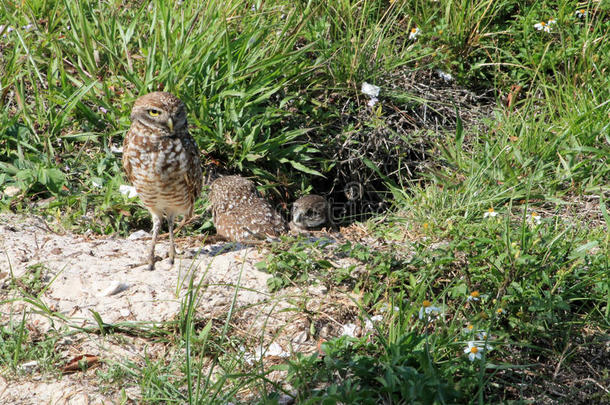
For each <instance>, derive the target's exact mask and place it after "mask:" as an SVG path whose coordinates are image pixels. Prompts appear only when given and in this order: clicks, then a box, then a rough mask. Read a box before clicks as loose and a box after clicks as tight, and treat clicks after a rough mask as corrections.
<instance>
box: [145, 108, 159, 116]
mask: <svg viewBox="0 0 610 405" xmlns="http://www.w3.org/2000/svg"><path fill="white" fill-rule="evenodd" d="M159 114H161V112H159V110H155V109H150V110H148V115H150V116H151V117H157V116H158V115H159Z"/></svg>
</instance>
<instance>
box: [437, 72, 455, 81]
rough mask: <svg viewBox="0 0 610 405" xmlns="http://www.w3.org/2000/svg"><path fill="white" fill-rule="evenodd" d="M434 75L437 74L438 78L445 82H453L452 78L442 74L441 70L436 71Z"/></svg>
mask: <svg viewBox="0 0 610 405" xmlns="http://www.w3.org/2000/svg"><path fill="white" fill-rule="evenodd" d="M436 73H438V77H440V78H441V79H443V80H444V81H446V82H450V81H452V80H453V76H451V75H450V74H449V73H445V72H443V71H442V70H437V71H436Z"/></svg>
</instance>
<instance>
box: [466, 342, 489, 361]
mask: <svg viewBox="0 0 610 405" xmlns="http://www.w3.org/2000/svg"><path fill="white" fill-rule="evenodd" d="M490 350H491V346H489V345H485V344H483V343H481V342H476V341H470V342H468V346H466V348H464V353H468V359H469V360H470V361H475V360H480V359H481V357H482V355H483V353H485V352H486V351H490Z"/></svg>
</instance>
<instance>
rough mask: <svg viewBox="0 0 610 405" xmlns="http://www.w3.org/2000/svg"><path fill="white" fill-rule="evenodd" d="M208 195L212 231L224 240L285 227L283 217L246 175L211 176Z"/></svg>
mask: <svg viewBox="0 0 610 405" xmlns="http://www.w3.org/2000/svg"><path fill="white" fill-rule="evenodd" d="M208 199H209V201H210V209H211V211H212V217H213V221H214V226H215V227H216V232H217V233H218V235H220V236H222V237H224V238H226V239H228V240H232V241H236V242H244V241H251V240H256V239H264V238H265V237H267V236H278V235H280V234H281V233H284V232H285V231H286V222H285V221H284V218H282V216H281V215H280V214H279V213H278V212H277V211H275V210H274V209H273V207H272V206H271V204H269V202H267V200H265V199H263V198H262V197H261V196H260V195H259V194H258V192H257V190H256V187H255V186H254V183H253V182H252V181H250V180H248V179H246V178H243V177H241V176H225V177H220V178H219V179H216V180H214V181H213V182H212V184H211V185H210V192H209V194H208Z"/></svg>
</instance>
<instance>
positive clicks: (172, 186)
mask: <svg viewBox="0 0 610 405" xmlns="http://www.w3.org/2000/svg"><path fill="white" fill-rule="evenodd" d="M123 167H124V168H125V172H126V173H127V178H128V179H129V181H130V182H131V184H133V186H134V187H135V188H136V191H137V192H138V195H139V196H140V199H141V200H142V202H143V203H144V205H145V206H146V208H147V209H148V211H150V214H151V215H152V219H153V236H152V244H151V247H150V255H149V267H148V268H149V269H150V270H152V269H154V267H155V244H156V242H157V237H158V235H159V228H160V227H161V222H162V221H163V218H164V217H165V218H167V222H168V223H169V240H170V245H171V246H170V251H169V259H170V263H171V264H173V263H174V256H175V254H176V248H175V246H174V233H173V230H174V229H173V228H174V217H175V216H176V215H185V217H187V218H188V217H190V216H191V215H192V214H193V204H194V202H195V200H196V199H197V197H199V195H200V193H201V187H202V177H201V164H200V162H199V149H198V148H197V144H196V143H195V141H194V140H193V138H192V137H191V135H190V134H189V132H188V128H187V122H186V109H185V107H184V104H183V103H182V101H180V99H178V98H177V97H176V96H174V95H173V94H170V93H165V92H155V93H149V94H146V95H145V96H142V97H140V98H138V99H137V100H136V102H135V103H134V105H133V109H132V110H131V127H130V128H129V131H128V132H127V135H125V140H124V141H123Z"/></svg>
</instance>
